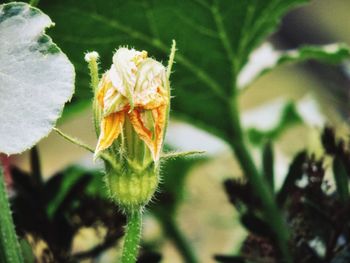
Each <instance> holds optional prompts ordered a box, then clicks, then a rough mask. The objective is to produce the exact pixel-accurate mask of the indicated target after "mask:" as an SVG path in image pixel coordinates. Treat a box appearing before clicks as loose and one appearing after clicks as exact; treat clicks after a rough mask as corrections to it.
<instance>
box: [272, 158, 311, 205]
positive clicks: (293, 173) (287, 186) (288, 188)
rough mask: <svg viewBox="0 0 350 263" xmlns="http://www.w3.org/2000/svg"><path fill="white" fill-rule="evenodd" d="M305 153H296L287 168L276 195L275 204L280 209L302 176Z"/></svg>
mask: <svg viewBox="0 0 350 263" xmlns="http://www.w3.org/2000/svg"><path fill="white" fill-rule="evenodd" d="M306 157H307V155H306V152H305V151H303V152H300V153H298V154H297V155H296V156H295V158H294V160H293V161H292V163H291V164H290V166H289V170H288V173H287V176H286V179H285V180H284V182H283V185H282V187H281V189H280V191H279V192H278V195H277V203H278V204H279V206H280V207H282V206H283V205H284V204H285V202H286V201H287V198H288V195H289V194H290V193H291V192H292V190H293V189H294V188H295V182H296V181H297V180H298V179H301V177H302V176H303V174H304V172H303V165H304V163H305V161H306Z"/></svg>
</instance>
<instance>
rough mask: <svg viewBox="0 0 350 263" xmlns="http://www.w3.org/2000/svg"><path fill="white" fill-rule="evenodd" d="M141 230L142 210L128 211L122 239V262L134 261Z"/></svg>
mask: <svg viewBox="0 0 350 263" xmlns="http://www.w3.org/2000/svg"><path fill="white" fill-rule="evenodd" d="M141 230H142V210H141V209H139V210H136V211H132V212H129V213H128V215H127V226H126V232H125V239H124V247H123V254H122V260H121V262H122V263H135V262H136V259H137V254H138V250H139V243H140V238H141Z"/></svg>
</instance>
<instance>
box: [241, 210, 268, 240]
mask: <svg viewBox="0 0 350 263" xmlns="http://www.w3.org/2000/svg"><path fill="white" fill-rule="evenodd" d="M240 219H241V223H242V225H243V226H244V227H245V228H246V229H247V230H248V231H249V232H251V233H253V234H255V235H258V236H262V237H271V236H273V234H272V232H271V230H270V227H269V225H268V224H267V223H266V222H264V221H263V220H262V219H261V218H259V217H257V216H256V215H254V214H253V213H250V212H248V213H245V214H244V215H242V216H241V218H240Z"/></svg>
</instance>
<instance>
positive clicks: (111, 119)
mask: <svg viewBox="0 0 350 263" xmlns="http://www.w3.org/2000/svg"><path fill="white" fill-rule="evenodd" d="M124 119H125V113H124V112H115V113H112V114H110V115H108V116H107V117H104V118H103V119H102V121H101V133H100V137H99V138H98V142H97V147H96V150H95V157H96V156H97V155H98V153H99V152H101V151H103V150H105V149H106V148H108V147H109V146H111V145H112V143H113V142H114V140H115V139H117V138H118V136H119V134H120V133H121V131H122V127H123V124H124Z"/></svg>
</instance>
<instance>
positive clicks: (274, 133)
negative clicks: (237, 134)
mask: <svg viewBox="0 0 350 263" xmlns="http://www.w3.org/2000/svg"><path fill="white" fill-rule="evenodd" d="M301 123H303V119H302V118H301V116H300V115H299V113H298V111H297V109H296V106H295V104H294V103H293V102H290V103H288V104H287V105H286V106H285V107H284V109H283V111H282V114H281V117H280V119H279V121H278V123H277V125H276V126H275V127H273V128H271V129H269V130H267V131H263V130H259V129H256V128H249V129H248V130H247V134H248V138H249V140H250V142H251V143H253V144H255V145H261V144H262V143H263V142H265V141H273V140H276V139H278V137H279V136H281V135H282V134H283V133H284V132H285V131H286V130H288V129H289V128H290V127H292V126H294V125H297V124H301Z"/></svg>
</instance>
